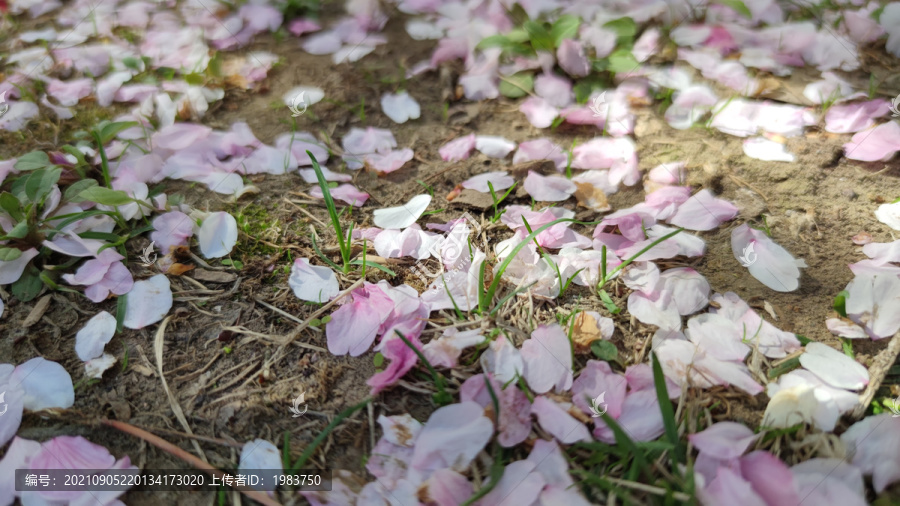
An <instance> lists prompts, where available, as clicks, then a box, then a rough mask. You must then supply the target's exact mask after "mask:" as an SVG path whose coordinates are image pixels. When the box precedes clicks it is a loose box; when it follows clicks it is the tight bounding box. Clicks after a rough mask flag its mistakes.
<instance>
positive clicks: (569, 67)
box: [556, 39, 591, 77]
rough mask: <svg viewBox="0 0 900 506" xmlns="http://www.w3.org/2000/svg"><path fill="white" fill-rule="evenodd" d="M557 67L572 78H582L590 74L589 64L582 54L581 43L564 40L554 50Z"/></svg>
mask: <svg viewBox="0 0 900 506" xmlns="http://www.w3.org/2000/svg"><path fill="white" fill-rule="evenodd" d="M556 58H557V60H558V61H559V66H560V67H562V69H563V70H565V71H566V73H568V74H569V75H570V76H572V77H584V76H586V75H588V74H589V73H590V72H591V64H590V62H589V61H588V59H587V56H585V54H584V48H583V47H582V46H581V43H580V42H578V41H576V40H573V39H564V40H563V41H562V43H560V45H559V49H557V50H556Z"/></svg>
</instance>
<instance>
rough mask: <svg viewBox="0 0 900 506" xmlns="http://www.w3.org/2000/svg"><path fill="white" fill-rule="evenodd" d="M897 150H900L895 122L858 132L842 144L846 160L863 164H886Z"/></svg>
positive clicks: (899, 125)
mask: <svg viewBox="0 0 900 506" xmlns="http://www.w3.org/2000/svg"><path fill="white" fill-rule="evenodd" d="M897 150H900V124H898V123H897V122H896V121H888V122H887V123H882V124H881V125H878V126H877V127H875V128H873V129H871V130H864V131H862V132H859V133H857V134H855V135H854V136H853V138H852V139H850V142H848V143H847V144H844V152H845V153H846V156H847V158H849V159H851V160H861V161H864V162H877V161H885V162H886V161H888V160H890V159H891V158H892V157H893V156H894V154H895V153H896V152H897Z"/></svg>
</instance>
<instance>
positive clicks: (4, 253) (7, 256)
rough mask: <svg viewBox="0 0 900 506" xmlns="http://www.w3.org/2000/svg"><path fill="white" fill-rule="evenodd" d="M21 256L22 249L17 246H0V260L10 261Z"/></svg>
mask: <svg viewBox="0 0 900 506" xmlns="http://www.w3.org/2000/svg"><path fill="white" fill-rule="evenodd" d="M20 256H22V250H20V249H18V248H0V262H12V261H13V260H15V259H17V258H19V257H20Z"/></svg>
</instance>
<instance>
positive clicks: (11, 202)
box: [0, 192, 25, 221]
mask: <svg viewBox="0 0 900 506" xmlns="http://www.w3.org/2000/svg"><path fill="white" fill-rule="evenodd" d="M0 209H3V210H4V211H6V213H7V214H9V215H10V217H12V219H14V220H16V221H22V220H23V219H24V218H25V214H24V213H22V203H21V202H19V199H17V198H16V196H15V195H13V194H12V193H9V192H3V193H0Z"/></svg>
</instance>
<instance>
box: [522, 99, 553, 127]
mask: <svg viewBox="0 0 900 506" xmlns="http://www.w3.org/2000/svg"><path fill="white" fill-rule="evenodd" d="M519 111H521V112H522V114H524V115H525V117H526V118H528V122H529V123H531V124H532V125H534V127H535V128H548V127H549V126H550V125H552V124H553V120H555V119H556V117H557V116H559V110H557V108H556V107H554V106H552V105H550V103H549V102H548V101H546V100H544V99H543V98H541V97H529V98H527V99H525V100H524V101H523V102H522V103H521V104H520V105H519Z"/></svg>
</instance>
